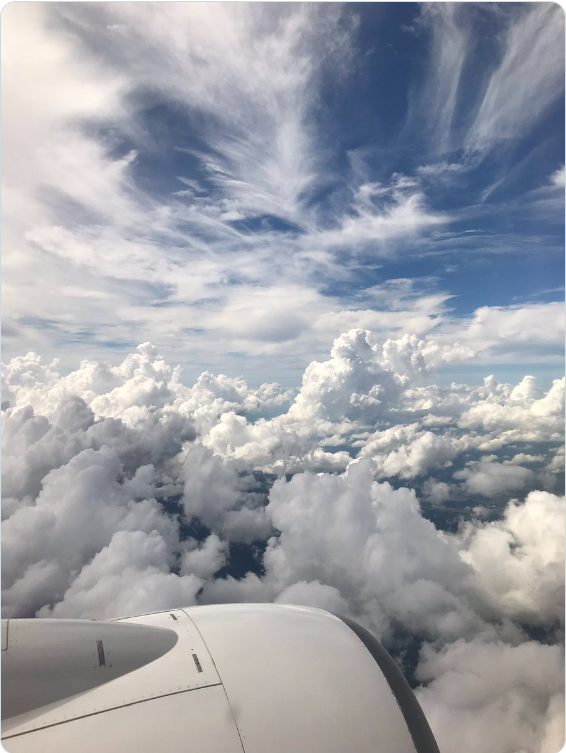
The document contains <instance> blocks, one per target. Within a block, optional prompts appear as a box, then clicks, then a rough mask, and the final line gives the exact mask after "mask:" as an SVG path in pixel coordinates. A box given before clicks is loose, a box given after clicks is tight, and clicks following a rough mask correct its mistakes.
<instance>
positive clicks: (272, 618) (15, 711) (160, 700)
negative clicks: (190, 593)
mask: <svg viewBox="0 0 566 753" xmlns="http://www.w3.org/2000/svg"><path fill="white" fill-rule="evenodd" d="M1 656H2V744H3V746H4V748H5V749H6V750H7V751H9V753H50V752H53V753H107V752H108V753H113V752H114V751H121V752H122V751H123V752H125V753H129V752H130V751H131V752H132V753H134V752H135V753H146V752H147V753H156V752H157V753H161V752H163V753H174V752H176V751H182V752H183V753H190V752H191V751H194V752H195V753H197V752H198V753H346V752H348V753H370V752H371V753H438V748H437V746H436V742H435V740H434V737H433V735H432V733H431V731H430V728H429V726H428V723H427V721H426V719H425V717H424V714H423V712H422V710H421V708H420V706H419V704H418V702H417V700H416V698H415V696H414V694H413V692H412V690H411V689H410V687H409V685H408V683H407V681H406V680H405V678H404V677H403V675H402V673H401V672H400V670H399V669H398V668H397V666H396V664H395V662H394V661H393V660H392V659H391V657H390V656H389V654H387V652H386V651H385V649H384V648H383V647H382V646H381V644H380V643H379V642H378V641H377V640H376V639H375V638H374V637H373V636H372V635H371V634H370V633H369V632H368V631H366V630H364V629H363V628H362V627H360V626H359V625H357V623H355V622H353V621H351V620H348V619H346V618H340V617H337V616H335V615H332V614H330V613H328V612H325V611H323V610H320V609H311V608H307V607H299V606H283V605H274V604H234V605H213V606H202V607H190V608H186V609H171V610H167V611H163V612H156V613H152V614H146V615H142V616H139V617H128V618H125V619H119V620H112V621H96V620H50V619H30V620H12V619H11V620H3V621H2V654H1Z"/></svg>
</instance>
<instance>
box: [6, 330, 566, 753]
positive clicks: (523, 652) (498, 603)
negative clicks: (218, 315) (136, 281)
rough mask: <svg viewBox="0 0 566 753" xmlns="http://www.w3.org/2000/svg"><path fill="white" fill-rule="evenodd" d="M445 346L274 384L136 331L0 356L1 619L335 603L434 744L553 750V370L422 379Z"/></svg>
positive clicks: (397, 345)
mask: <svg viewBox="0 0 566 753" xmlns="http://www.w3.org/2000/svg"><path fill="white" fill-rule="evenodd" d="M472 355H473V352H472V351H471V350H470V349H469V348H468V347H465V346H460V345H450V346H447V345H441V344H437V343H435V342H433V341H430V340H429V341H421V340H419V339H418V338H416V337H414V336H413V337H409V336H407V335H406V336H404V337H402V338H400V339H398V340H387V341H386V342H379V341H378V340H377V339H376V338H375V337H374V335H373V334H372V333H371V332H368V331H365V330H351V331H350V332H347V333H345V334H343V335H342V336H341V337H339V338H338V339H337V340H336V341H335V342H334V346H333V348H332V351H331V353H330V357H329V358H328V359H327V360H325V361H322V362H313V363H311V364H310V366H309V367H308V368H307V369H306V371H305V373H304V376H303V381H302V385H301V387H300V388H299V389H298V390H295V391H293V390H284V389H282V388H281V387H279V385H277V384H264V385H262V386H261V387H260V388H258V389H255V390H254V389H250V388H249V387H248V386H247V385H246V383H245V382H244V381H243V380H241V379H231V378H228V377H226V376H224V375H213V374H211V373H206V372H205V373H204V374H202V375H201V376H200V377H199V379H198V380H197V382H196V383H195V384H194V385H193V386H192V387H187V386H185V385H184V384H183V383H182V381H181V374H180V373H179V370H178V369H175V368H172V367H171V366H170V365H168V364H167V363H166V362H165V361H164V360H163V359H162V358H161V357H160V355H159V353H158V352H157V350H156V349H155V348H154V347H153V346H151V345H149V344H147V343H146V344H144V345H140V346H139V347H138V349H137V352H136V353H133V354H131V355H129V356H128V357H127V358H126V359H125V360H124V362H123V363H122V364H121V365H119V366H117V367H113V366H110V365H109V364H107V363H103V362H94V361H83V362H82V363H81V365H80V367H79V368H78V369H77V370H76V371H74V372H72V373H70V374H68V375H66V376H61V375H60V374H59V373H58V372H57V363H56V362H53V363H49V364H48V363H44V362H43V361H42V360H41V359H40V358H39V357H38V356H36V355H35V354H33V353H28V355H27V356H24V357H20V358H15V359H13V360H12V361H11V362H10V363H9V364H7V365H5V366H4V365H3V366H2V401H3V402H2V428H3V432H2V453H3V465H2V495H3V505H2V518H3V524H2V557H3V561H2V589H3V614H4V616H6V617H10V616H12V617H16V616H19V617H23V616H32V615H38V616H41V617H50V616H51V617H98V618H103V617H113V616H117V615H125V614H135V613H139V612H145V611H150V610H155V609H160V608H168V607H172V606H175V605H191V604H196V603H210V602H221V601H276V602H283V603H284V602H292V603H302V604H309V605H313V606H318V607H322V608H325V609H329V610H332V611H335V612H341V613H344V614H348V615H350V616H352V617H353V618H354V619H356V620H358V621H359V622H360V623H362V624H364V625H366V626H367V627H369V628H370V629H371V630H372V631H373V632H374V633H376V635H378V636H379V637H380V638H381V639H382V640H383V641H384V643H385V644H386V646H387V647H388V648H389V649H390V650H391V651H392V652H393V653H394V655H395V656H396V658H397V659H398V660H399V661H401V662H403V663H404V665H405V669H406V671H407V673H408V674H409V676H410V677H411V679H412V680H414V681H415V683H418V684H419V687H418V690H417V692H418V695H419V697H420V699H421V701H422V703H423V706H424V708H425V710H426V712H427V714H428V716H429V718H430V720H431V723H432V726H433V728H434V730H435V732H436V735H437V737H438V739H439V743H440V746H441V749H442V750H443V751H446V753H448V752H449V751H462V752H463V753H468V752H469V753H472V752H475V751H477V750H478V747H481V748H482V750H486V751H493V753H514V751H517V750H519V749H521V750H524V751H529V752H530V751H532V752H533V753H535V752H539V753H554V752H555V751H557V750H558V749H559V748H560V747H561V745H562V741H563V706H564V702H563V650H562V631H563V611H564V610H563V601H564V599H563V594H564V535H563V529H564V499H563V497H561V496H559V495H560V493H561V492H562V473H563V468H564V449H563V425H564V421H563V413H564V380H557V381H555V382H554V384H553V386H552V387H551V388H550V390H548V391H547V392H546V393H544V392H543V391H542V390H541V389H540V388H539V387H538V385H537V382H536V380H535V379H534V378H533V377H530V376H526V377H525V378H524V379H523V380H522V381H521V382H520V383H519V384H518V385H515V386H512V385H508V384H498V383H497V382H496V381H495V380H494V379H493V378H492V377H487V378H486V379H485V380H484V382H483V384H482V385H481V386H479V387H470V386H465V385H458V384H452V385H450V386H449V387H446V388H440V387H438V386H435V385H432V386H426V385H425V384H424V383H423V381H422V380H423V377H427V378H430V376H431V374H432V373H433V372H434V370H435V369H437V368H439V367H441V366H442V365H444V364H447V363H452V362H454V361H458V360H463V359H466V358H469V357H470V356H472Z"/></svg>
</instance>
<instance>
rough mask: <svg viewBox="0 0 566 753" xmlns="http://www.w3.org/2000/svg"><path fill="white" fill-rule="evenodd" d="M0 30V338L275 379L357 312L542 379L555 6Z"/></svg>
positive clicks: (457, 371)
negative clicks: (140, 348) (154, 353)
mask: <svg viewBox="0 0 566 753" xmlns="http://www.w3.org/2000/svg"><path fill="white" fill-rule="evenodd" d="M2 47H3V51H2V105H3V116H2V152H3V154H2V156H3V176H2V177H3V257H2V278H3V285H2V287H3V290H2V293H3V325H4V336H3V348H4V357H13V356H18V355H22V354H24V353H26V352H27V351H29V350H33V351H35V352H37V353H39V354H41V355H42V356H45V357H47V358H53V357H58V358H60V359H61V366H62V368H63V370H69V369H71V368H73V367H75V366H76V365H77V364H78V362H79V361H80V360H81V359H84V358H103V359H108V360H110V361H111V362H113V363H114V362H118V361H119V360H121V359H122V358H123V356H124V354H125V353H126V352H129V351H131V350H132V348H133V347H134V346H135V345H137V344H138V343H139V342H143V341H146V340H149V341H151V342H152V343H153V344H155V345H157V346H158V347H159V349H160V350H161V351H162V352H163V353H164V355H165V356H166V357H167V358H168V360H170V361H172V362H174V363H179V364H181V365H182V366H183V367H184V374H185V377H184V378H185V379H186V380H187V381H189V382H190V381H191V380H193V379H194V378H196V376H198V374H199V373H200V372H201V371H203V370H205V369H207V370H211V371H214V372H219V371H222V372H224V373H226V374H228V375H230V376H237V375H243V376H244V377H245V378H246V379H247V380H248V381H249V382H250V384H252V385H255V384H259V383H260V382H263V381H279V382H281V383H283V384H285V385H298V384H299V382H300V377H301V373H302V371H303V370H304V368H305V366H306V365H307V364H308V363H309V362H310V361H311V360H313V359H314V358H323V357H325V355H326V354H327V353H328V351H329V348H330V346H331V343H332V341H333V340H334V338H336V337H337V336H339V335H340V334H341V333H343V332H346V331H348V330H349V329H352V328H362V329H369V330H372V331H373V332H374V334H375V335H376V336H377V339H378V340H382V341H384V340H386V339H387V338H389V337H399V336H401V335H403V334H405V333H409V334H416V335H418V336H419V337H420V338H421V339H425V340H427V339H431V338H432V339H437V340H439V341H440V342H444V343H449V344H452V343H455V342H460V343H462V344H463V345H466V346H468V347H469V348H472V349H473V351H474V352H475V354H476V355H475V356H474V358H473V359H471V360H470V361H469V362H467V363H464V364H458V365H457V366H452V367H446V368H445V369H444V372H442V373H441V374H440V376H439V380H440V382H443V381H446V380H448V381H451V380H452V379H458V380H463V381H468V382H476V381H478V380H480V379H481V377H483V376H484V375H485V374H488V373H494V374H496V375H497V376H498V377H499V378H504V379H509V380H511V381H513V380H517V379H519V378H520V377H521V376H522V375H523V374H525V373H534V374H535V375H537V376H538V377H539V378H540V379H541V381H542V383H543V384H545V385H546V384H549V383H550V380H551V379H552V378H553V377H556V376H559V375H560V374H561V373H562V371H563V367H562V359H563V356H562V353H563V339H564V335H563V313H562V311H563V305H562V304H563V300H564V91H563V89H564V12H563V10H562V9H561V8H560V7H559V6H557V5H555V4H551V3H520V4H519V3H517V4H515V3H502V4H497V3H496V4H489V5H487V4H474V3H462V4H456V5H450V4H435V3H429V4H423V5H418V4H412V3H379V4H377V3H375V4H374V3H361V4H357V3H350V4H345V5H339V4H331V5H329V4H325V5H322V4H316V3H314V4H306V5H303V4H291V3H290V4H275V5H273V4H267V3H266V4H264V3H235V4H231V3H215V4H207V3H198V4H197V3H194V4H192V3H187V4H182V5H179V4H168V5H162V4H159V3H144V4H142V3H133V4H119V3H117V4H113V3H108V4H107V3H96V4H95V3H93V4H88V3H80V4H76V5H75V4H57V3H53V4H51V3H44V4H13V5H10V6H7V7H6V8H5V9H4V11H3V15H2ZM22 50H25V53H26V54H25V55H22V54H21V52H22Z"/></svg>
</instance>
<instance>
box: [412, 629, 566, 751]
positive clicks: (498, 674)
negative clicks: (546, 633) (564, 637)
mask: <svg viewBox="0 0 566 753" xmlns="http://www.w3.org/2000/svg"><path fill="white" fill-rule="evenodd" d="M563 665H564V652H563V649H562V648H561V647H560V646H547V645H543V644H540V643H536V642H535V641H528V642H526V643H522V644H520V645H509V644H505V643H502V642H489V643H488V642H483V641H481V640H477V639H475V640H471V641H464V640H459V641H456V642H455V643H452V644H450V645H449V646H445V647H443V648H442V649H440V650H438V649H434V648H433V647H432V646H429V647H427V648H426V649H425V650H424V652H423V655H422V658H421V663H420V664H419V668H418V672H417V674H418V677H419V679H420V680H421V681H424V682H425V683H427V684H426V685H425V686H424V687H423V688H419V689H418V690H417V696H418V699H419V702H420V703H421V705H422V707H423V709H424V711H425V714H426V715H427V718H428V719H429V722H430V724H431V727H432V729H433V731H434V734H435V736H436V739H437V742H438V745H439V747H440V749H441V750H443V751H447V752H449V751H461V752H462V753H474V751H476V750H477V744H478V741H479V740H481V747H482V750H485V751H489V753H513V752H514V751H518V750H524V751H536V752H537V753H556V751H558V750H560V748H561V746H562V745H563V743H564V676H563V675H564V673H563V669H562V668H563Z"/></svg>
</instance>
